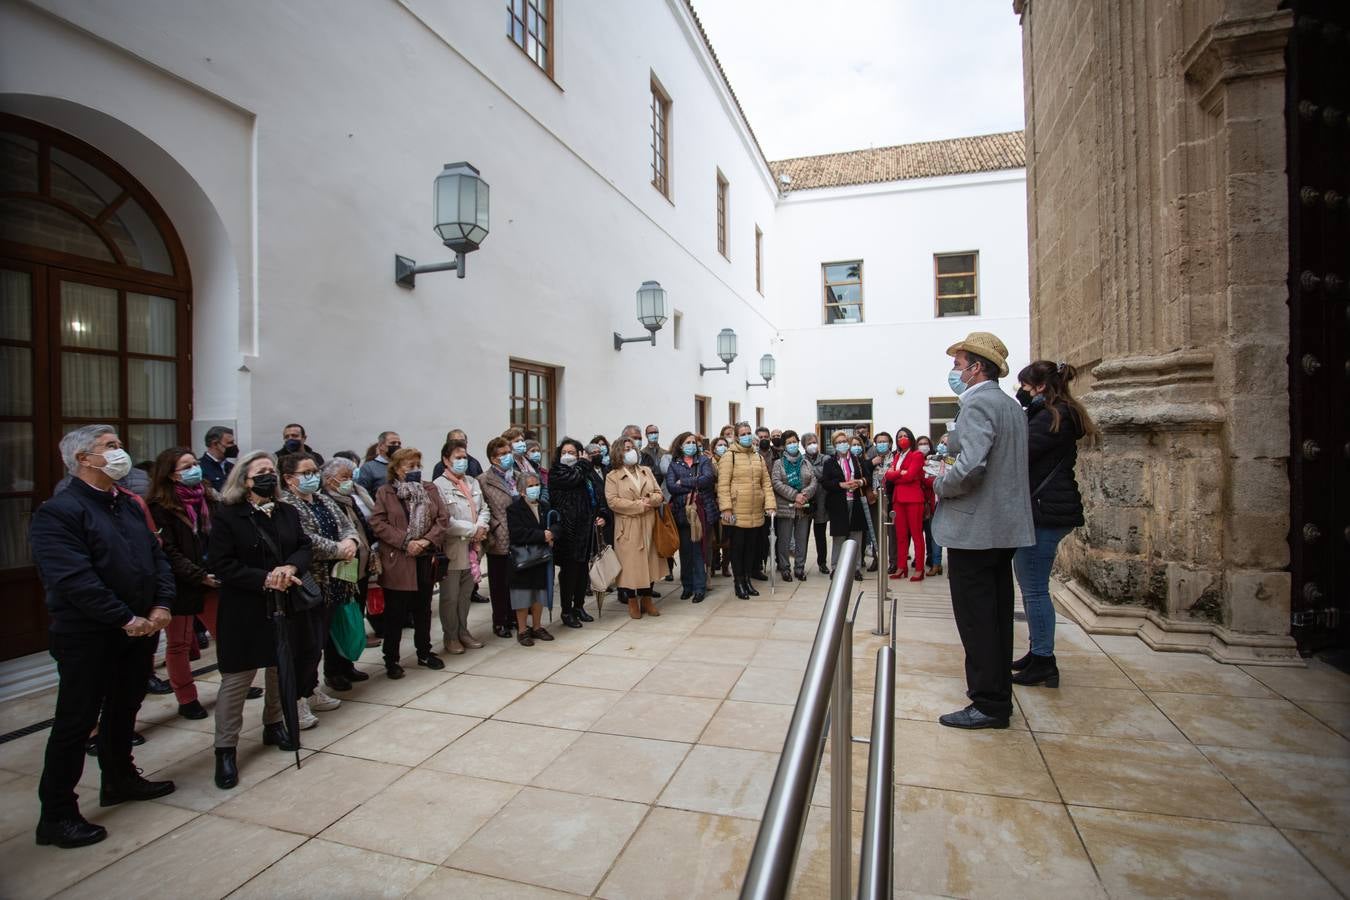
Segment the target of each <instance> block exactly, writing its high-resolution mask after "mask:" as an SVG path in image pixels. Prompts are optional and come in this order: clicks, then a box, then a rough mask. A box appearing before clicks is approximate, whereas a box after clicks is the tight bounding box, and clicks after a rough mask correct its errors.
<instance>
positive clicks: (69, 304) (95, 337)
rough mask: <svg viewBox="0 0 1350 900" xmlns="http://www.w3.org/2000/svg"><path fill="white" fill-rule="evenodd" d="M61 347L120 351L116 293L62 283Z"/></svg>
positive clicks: (88, 286) (75, 283)
mask: <svg viewBox="0 0 1350 900" xmlns="http://www.w3.org/2000/svg"><path fill="white" fill-rule="evenodd" d="M61 344H62V345H63V346H66V347H89V348H92V349H96V350H116V349H117V291H115V290H113V289H112V288H105V287H96V286H95V285H92V284H80V283H79V282H75V281H63V282H61Z"/></svg>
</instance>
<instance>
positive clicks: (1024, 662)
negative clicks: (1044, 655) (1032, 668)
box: [1012, 650, 1034, 672]
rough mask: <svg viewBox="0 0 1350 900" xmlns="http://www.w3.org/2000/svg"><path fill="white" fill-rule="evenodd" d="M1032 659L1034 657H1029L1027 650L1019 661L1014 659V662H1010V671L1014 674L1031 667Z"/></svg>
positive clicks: (1029, 653)
mask: <svg viewBox="0 0 1350 900" xmlns="http://www.w3.org/2000/svg"><path fill="white" fill-rule="evenodd" d="M1032 659H1034V657H1033V656H1032V655H1031V651H1030V650H1028V651H1027V653H1026V656H1023V657H1022V658H1021V659H1014V660H1013V662H1012V670H1013V671H1014V672H1020V671H1022V670H1023V669H1025V668H1026V667H1027V666H1029V665H1031V660H1032Z"/></svg>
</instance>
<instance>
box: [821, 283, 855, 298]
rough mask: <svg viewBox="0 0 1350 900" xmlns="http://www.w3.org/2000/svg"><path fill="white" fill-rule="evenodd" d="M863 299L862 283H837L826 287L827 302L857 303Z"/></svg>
mask: <svg viewBox="0 0 1350 900" xmlns="http://www.w3.org/2000/svg"><path fill="white" fill-rule="evenodd" d="M861 300H862V285H860V284H842V285H841V284H836V285H831V286H830V287H828V288H826V289H825V302H826V303H857V302H859V301H861Z"/></svg>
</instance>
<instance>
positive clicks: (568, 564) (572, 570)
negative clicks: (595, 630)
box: [558, 559, 590, 612]
mask: <svg viewBox="0 0 1350 900" xmlns="http://www.w3.org/2000/svg"><path fill="white" fill-rule="evenodd" d="M588 587H590V567H589V566H588V565H587V564H586V563H585V562H584V561H582V560H579V559H561V560H559V561H558V591H559V593H560V594H561V595H562V596H561V602H562V611H563V612H571V611H572V610H576V609H581V608H582V607H583V606H585V605H586V589H587V588H588Z"/></svg>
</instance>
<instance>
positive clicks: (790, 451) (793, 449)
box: [783, 441, 802, 456]
mask: <svg viewBox="0 0 1350 900" xmlns="http://www.w3.org/2000/svg"><path fill="white" fill-rule="evenodd" d="M801 449H802V448H801V445H800V444H798V443H797V442H796V441H793V442H792V443H790V444H788V445H787V446H785V447H784V448H783V452H784V453H786V454H787V455H788V456H796V455H797V454H798V453H800V452H801Z"/></svg>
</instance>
